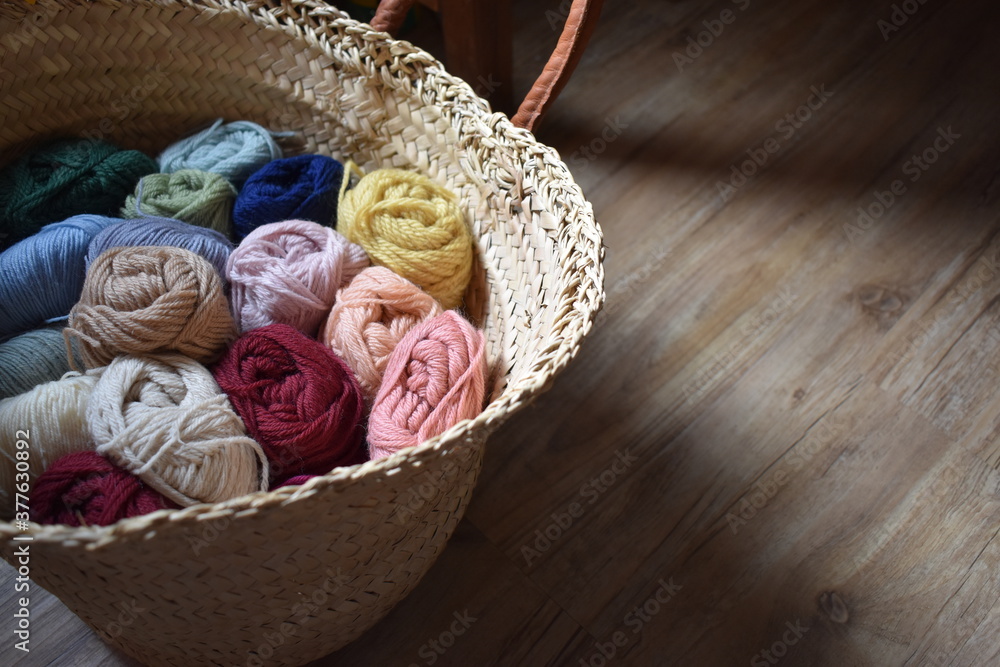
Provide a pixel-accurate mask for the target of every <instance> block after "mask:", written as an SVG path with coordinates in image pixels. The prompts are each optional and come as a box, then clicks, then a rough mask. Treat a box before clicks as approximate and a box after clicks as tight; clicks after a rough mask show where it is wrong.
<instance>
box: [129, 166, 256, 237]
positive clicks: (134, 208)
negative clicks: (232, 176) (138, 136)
mask: <svg viewBox="0 0 1000 667" xmlns="http://www.w3.org/2000/svg"><path fill="white" fill-rule="evenodd" d="M235 200H236V188H234V187H233V186H232V185H231V184H230V183H229V181H227V180H226V179H225V178H223V177H222V176H219V175H218V174H213V173H210V172H207V171H198V170H197V169H182V170H180V171H175V172H173V173H170V174H150V175H149V176H144V177H143V178H142V180H141V181H139V185H137V186H136V187H135V194H132V195H129V196H128V198H127V199H126V200H125V206H123V207H122V217H123V218H141V217H146V216H153V217H161V218H174V219H175V220H180V221H182V222H189V223H191V224H192V225H198V226H199V227H207V228H209V229H214V230H215V231H217V232H220V233H222V234H225V235H227V236H228V235H229V233H230V231H231V229H230V228H231V227H232V224H233V221H232V215H233V202H234V201H235Z"/></svg>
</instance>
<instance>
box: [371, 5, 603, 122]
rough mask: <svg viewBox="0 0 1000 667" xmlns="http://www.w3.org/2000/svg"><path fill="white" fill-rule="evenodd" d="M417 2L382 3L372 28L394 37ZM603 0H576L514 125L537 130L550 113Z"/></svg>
mask: <svg viewBox="0 0 1000 667" xmlns="http://www.w3.org/2000/svg"><path fill="white" fill-rule="evenodd" d="M414 1H415V0H382V1H381V2H379V5H378V9H377V10H376V11H375V17H374V18H373V19H372V22H371V25H372V27H373V28H375V29H376V30H381V31H383V32H387V33H389V34H395V33H396V31H397V30H399V27H400V26H401V25H402V24H403V19H405V18H406V12H408V11H409V10H410V7H412V6H413V3H414ZM603 4H604V0H573V4H572V6H571V7H570V10H569V15H568V16H567V18H566V25H565V26H564V27H563V31H562V34H561V35H560V36H559V42H558V43H557V44H556V48H555V50H554V51H553V52H552V57H550V58H549V61H548V63H546V64H545V68H544V69H543V70H542V74H541V76H539V77H538V80H537V81H535V85H533V86H532V87H531V90H530V91H528V95H527V96H526V97H525V98H524V102H522V103H521V107H520V108H519V109H518V110H517V113H516V114H514V118H513V119H512V120H513V123H514V125H516V126H518V127H523V128H526V129H528V130H534V129H535V128H536V127H538V123H539V122H540V121H541V119H542V116H544V115H545V112H546V111H548V109H549V107H550V106H552V103H553V102H555V100H556V97H558V96H559V93H560V92H561V91H562V89H563V87H565V85H566V83H567V82H568V81H569V78H570V76H572V75H573V70H575V69H576V66H577V63H579V62H580V58H581V57H582V56H583V52H584V50H586V48H587V42H589V41H590V37H591V35H593V34H594V30H595V29H596V28H597V19H598V18H599V17H600V15H601V6H602V5H603Z"/></svg>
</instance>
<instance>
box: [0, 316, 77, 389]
mask: <svg viewBox="0 0 1000 667" xmlns="http://www.w3.org/2000/svg"><path fill="white" fill-rule="evenodd" d="M73 360H74V362H75V363H76V367H77V368H83V367H84V366H83V360H82V359H81V358H80V355H79V354H78V353H77V351H76V346H73ZM71 370H72V369H71V368H70V366H69V360H68V359H67V358H66V342H65V340H63V335H62V327H48V328H45V329H36V330H35V331H28V332H27V333H23V334H21V335H20V336H15V337H14V338H11V339H10V340H7V341H4V342H2V343H0V399H4V398H10V397H11V396H17V395H18V394H23V393H24V392H26V391H30V390H31V389H34V388H35V387H36V386H38V385H40V384H42V383H43V382H52V381H54V380H58V379H59V378H61V377H62V376H63V375H64V374H66V373H68V372H69V371H71Z"/></svg>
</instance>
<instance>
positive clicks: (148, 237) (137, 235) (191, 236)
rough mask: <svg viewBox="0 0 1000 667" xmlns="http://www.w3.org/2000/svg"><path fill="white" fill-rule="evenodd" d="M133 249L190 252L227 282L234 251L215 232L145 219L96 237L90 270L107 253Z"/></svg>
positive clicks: (167, 220)
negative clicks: (160, 248)
mask: <svg viewBox="0 0 1000 667" xmlns="http://www.w3.org/2000/svg"><path fill="white" fill-rule="evenodd" d="M133 246H170V247H174V248H184V249H185V250H190V251H191V252H193V253H196V254H198V255H201V256H202V257H204V258H205V259H207V260H208V261H209V263H210V264H211V265H212V266H214V267H215V270H216V271H218V272H219V276H220V277H222V278H223V280H224V279H225V275H226V261H227V260H228V259H229V253H231V252H232V251H233V244H232V242H230V240H229V239H227V238H226V237H225V236H223V235H222V234H220V233H219V232H217V231H215V230H214V229H208V228H207V227H198V226H197V225H189V224H188V223H186V222H181V221H180V220H174V219H172V218H154V217H145V218H137V219H135V220H123V221H121V222H119V223H118V224H115V225H111V226H110V227H107V228H106V229H104V231H102V232H101V233H100V234H98V235H97V236H95V237H94V239H93V240H92V241H91V242H90V248H89V249H88V250H87V257H86V265H87V268H88V269H89V268H90V265H91V264H92V263H93V262H94V261H95V260H96V259H97V258H98V257H99V256H100V254H101V253H102V252H104V251H105V250H108V249H110V248H130V247H133Z"/></svg>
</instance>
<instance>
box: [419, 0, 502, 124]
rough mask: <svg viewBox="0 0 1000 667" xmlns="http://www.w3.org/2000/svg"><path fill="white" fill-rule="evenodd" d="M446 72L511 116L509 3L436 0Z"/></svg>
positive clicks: (493, 0) (474, 0)
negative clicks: (463, 80) (442, 36)
mask: <svg viewBox="0 0 1000 667" xmlns="http://www.w3.org/2000/svg"><path fill="white" fill-rule="evenodd" d="M437 4H438V7H439V10H440V12H441V23H442V27H443V29H444V43H445V57H446V59H447V63H446V65H447V67H448V71H449V72H451V73H453V74H455V75H457V76H460V77H462V78H463V79H465V80H466V81H468V82H469V84H470V85H471V86H472V87H473V89H475V91H476V92H477V93H479V94H480V95H481V96H483V97H485V98H486V99H488V100H489V101H490V103H491V104H492V105H493V107H494V108H495V109H497V110H498V111H504V112H506V113H513V112H514V109H513V108H512V107H513V99H514V97H513V90H512V79H513V77H512V64H511V62H512V51H513V49H512V39H513V32H512V29H511V6H510V5H511V3H510V0H488V1H483V0H437Z"/></svg>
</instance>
